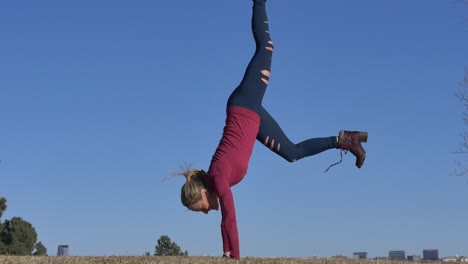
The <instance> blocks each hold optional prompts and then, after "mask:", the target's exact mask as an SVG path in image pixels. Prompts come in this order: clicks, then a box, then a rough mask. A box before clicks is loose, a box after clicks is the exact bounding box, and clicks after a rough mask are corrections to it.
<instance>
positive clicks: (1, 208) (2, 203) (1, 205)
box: [0, 197, 7, 255]
mask: <svg viewBox="0 0 468 264" xmlns="http://www.w3.org/2000/svg"><path fill="white" fill-rule="evenodd" d="M6 202H7V200H6V199H5V198H3V197H0V218H2V215H3V212H5V210H6V208H7V206H6ZM3 226H4V225H3V223H2V221H1V220H0V234H1V233H2V231H3ZM6 253H7V248H6V246H5V244H4V243H3V241H2V239H1V236H0V255H4V254H6Z"/></svg>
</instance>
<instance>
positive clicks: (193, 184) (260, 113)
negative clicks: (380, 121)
mask: <svg viewBox="0 0 468 264" xmlns="http://www.w3.org/2000/svg"><path fill="white" fill-rule="evenodd" d="M265 4H266V0H253V15H252V31H253V35H254V38H255V43H256V50H255V54H254V55H253V57H252V59H251V61H250V63H249V65H248V67H247V70H246V71H245V75H244V78H243V79H242V81H241V83H240V84H239V86H238V87H237V88H236V89H235V90H234V91H233V92H232V94H231V95H230V97H229V99H228V101H227V109H226V113H227V117H226V124H225V127H224V130H223V136H222V138H221V140H220V142H219V145H218V147H217V149H216V151H215V153H214V155H213V157H212V160H211V164H210V167H209V169H208V172H205V171H203V170H200V169H196V170H187V171H184V172H181V173H180V174H182V175H184V176H185V177H186V183H185V184H184V185H183V186H182V191H181V200H182V204H183V205H184V206H186V207H187V208H188V209H189V210H192V211H197V212H204V213H208V211H210V210H212V209H214V210H218V209H219V205H221V213H222V221H221V234H222V239H223V250H224V254H223V256H225V257H230V258H233V259H237V260H238V259H240V252H239V237H238V231H237V223H236V211H235V207H234V200H233V196H232V192H231V187H232V186H234V185H236V184H237V183H239V182H240V181H241V180H242V178H243V177H244V176H245V174H246V172H247V167H248V164H249V159H250V156H251V154H252V150H253V146H254V143H255V139H257V140H259V141H260V142H261V143H262V144H264V145H265V146H267V147H268V148H269V149H271V150H272V151H273V152H275V153H276V154H278V155H280V156H281V157H283V158H284V159H286V160H287V161H289V162H294V161H297V160H300V159H302V158H304V157H308V156H312V155H315V154H318V153H320V152H322V151H325V150H328V149H341V150H344V151H348V150H349V151H350V152H351V153H353V154H354V156H356V166H357V167H358V168H361V166H362V164H363V163H364V159H365V157H366V151H365V150H364V148H363V147H362V146H361V142H367V132H358V131H346V130H342V131H340V132H339V134H338V136H330V137H324V138H312V139H308V140H305V141H303V142H300V143H298V144H294V143H292V142H291V141H290V140H289V139H288V137H287V136H286V135H285V134H284V132H283V131H282V129H281V128H280V126H279V125H278V124H277V123H276V121H275V120H274V119H273V117H271V115H270V114H269V113H268V112H267V111H266V110H265V108H263V106H262V99H263V95H264V93H265V90H266V87H267V85H268V81H269V77H270V70H271V68H270V67H271V58H272V55H273V42H272V41H271V38H270V32H269V28H268V19H267V14H266V10H265Z"/></svg>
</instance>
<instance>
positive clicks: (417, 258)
mask: <svg viewBox="0 0 468 264" xmlns="http://www.w3.org/2000/svg"><path fill="white" fill-rule="evenodd" d="M406 259H407V260H408V261H421V256H420V255H410V256H407V257H406Z"/></svg>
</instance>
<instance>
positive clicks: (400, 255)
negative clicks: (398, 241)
mask: <svg viewBox="0 0 468 264" xmlns="http://www.w3.org/2000/svg"><path fill="white" fill-rule="evenodd" d="M388 259H389V260H405V259H406V257H405V251H404V250H392V251H389V252H388Z"/></svg>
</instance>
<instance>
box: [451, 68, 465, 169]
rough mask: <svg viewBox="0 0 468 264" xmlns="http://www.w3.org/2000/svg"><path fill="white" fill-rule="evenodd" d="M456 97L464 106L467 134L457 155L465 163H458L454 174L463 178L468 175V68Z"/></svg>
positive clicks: (463, 117)
mask: <svg viewBox="0 0 468 264" xmlns="http://www.w3.org/2000/svg"><path fill="white" fill-rule="evenodd" d="M456 96H457V97H458V99H459V100H460V101H461V102H462V104H463V106H464V111H463V113H462V119H463V122H464V123H465V132H464V135H463V139H462V142H461V143H460V146H459V148H458V150H457V151H455V153H457V154H460V155H463V156H464V158H465V159H464V161H457V162H456V163H457V167H458V169H455V171H454V172H453V174H455V175H458V176H461V175H465V174H468V168H467V165H466V164H465V163H466V161H467V160H466V154H468V131H467V129H466V127H467V126H468V68H467V69H465V78H464V80H463V82H462V83H461V85H460V89H459V90H458V92H457V93H456Z"/></svg>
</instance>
